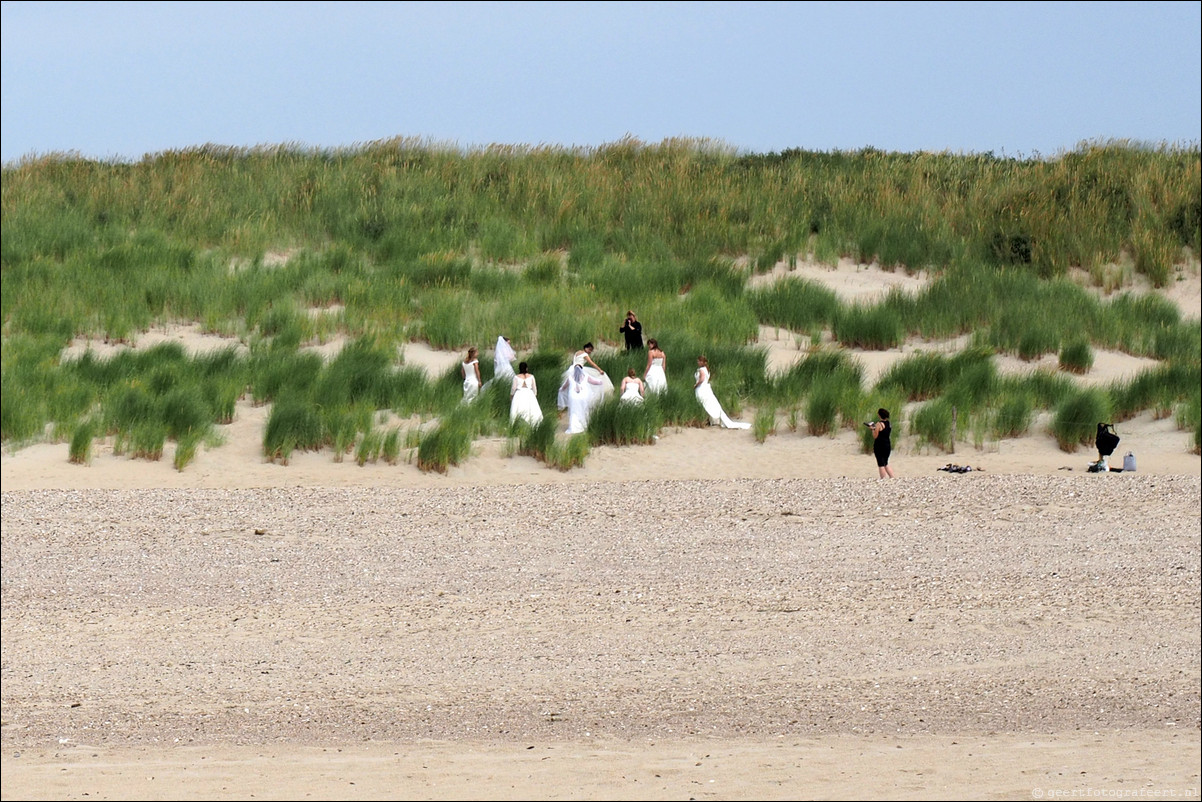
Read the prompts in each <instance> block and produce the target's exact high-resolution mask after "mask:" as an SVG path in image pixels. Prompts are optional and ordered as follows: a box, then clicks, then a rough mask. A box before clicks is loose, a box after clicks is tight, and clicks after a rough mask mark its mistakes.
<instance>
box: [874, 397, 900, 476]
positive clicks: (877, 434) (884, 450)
mask: <svg viewBox="0 0 1202 802" xmlns="http://www.w3.org/2000/svg"><path fill="white" fill-rule="evenodd" d="M876 416H877V420H875V421H873V422H872V423H870V424H868V426H869V427H870V428H871V429H872V453H873V455H874V456H875V457H876V469H877V472H878V473H879V474H880V478H881V479H884V478H885V477H886V476H887V477H889V478H890V479H892V478H894V477H893V469H892V468H890V467H889V454H890V453H891V452H892V451H893V441H892V435H893V427H892V426H890V425H889V410H887V409H885V408H884V407H881V408H880V409H878V410H877V411H876Z"/></svg>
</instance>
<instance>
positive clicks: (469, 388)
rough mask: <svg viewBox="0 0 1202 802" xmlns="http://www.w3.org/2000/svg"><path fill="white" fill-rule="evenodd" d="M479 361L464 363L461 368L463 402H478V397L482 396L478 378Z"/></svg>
mask: <svg viewBox="0 0 1202 802" xmlns="http://www.w3.org/2000/svg"><path fill="white" fill-rule="evenodd" d="M477 362H478V360H475V359H473V360H472V361H471V362H464V363H463V364H461V365H460V366H459V367H461V368H462V369H463V400H464V402H465V403H470V402H472V401H475V400H476V396H478V395H480V379H479V378H477V376H476V364H477Z"/></svg>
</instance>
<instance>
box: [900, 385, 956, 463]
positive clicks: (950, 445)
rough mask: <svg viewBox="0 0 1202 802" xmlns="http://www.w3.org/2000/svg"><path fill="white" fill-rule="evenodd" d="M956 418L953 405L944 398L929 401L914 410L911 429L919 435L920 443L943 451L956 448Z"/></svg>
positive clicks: (950, 450)
mask: <svg viewBox="0 0 1202 802" xmlns="http://www.w3.org/2000/svg"><path fill="white" fill-rule="evenodd" d="M955 420H956V416H955V411H954V409H953V408H952V405H951V404H950V403H948V401H947V400H945V399H943V398H937V399H935V400H933V401H928V402H926V403H925V404H923V405H922V406H920V407H919V408H918V409H916V410H915V411H914V414H913V416H912V418H911V421H910V429H911V431H912V432H913V433H914V434H916V435H918V438H919V444H920V445H930V446H935V447H936V448H939V449H942V450H943V451H947V452H952V451H955V450H956V444H955V439H954V433H953V431H952V426H953V422H954V421H955Z"/></svg>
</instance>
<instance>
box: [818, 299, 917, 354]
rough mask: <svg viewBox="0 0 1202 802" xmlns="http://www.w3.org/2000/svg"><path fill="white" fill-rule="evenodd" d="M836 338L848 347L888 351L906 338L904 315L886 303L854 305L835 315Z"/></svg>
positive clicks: (834, 330) (834, 328) (834, 329)
mask: <svg viewBox="0 0 1202 802" xmlns="http://www.w3.org/2000/svg"><path fill="white" fill-rule="evenodd" d="M832 328H833V333H834V336H835V339H836V340H838V341H839V342H840V343H842V344H843V345H845V346H847V347H848V348H859V349H863V350H866V351H887V350H889V349H890V348H896V347H898V346H899V345H901V343H902V341H903V340H904V339H905V332H904V331H903V329H902V321H901V317H900V316H899V315H898V314H897V313H896V312H894V311H893V310H892V309H889V308H888V307H885V306H860V305H856V306H851V307H848V308H846V309H844V310H842V311H841V312H839V314H838V316H837V317H836V318H835V323H834V326H833V327H832Z"/></svg>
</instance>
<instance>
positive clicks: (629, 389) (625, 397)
mask: <svg viewBox="0 0 1202 802" xmlns="http://www.w3.org/2000/svg"><path fill="white" fill-rule="evenodd" d="M618 400H619V401H621V402H622V403H624V404H641V403H643V394H642V393H640V392H639V384H638V382H636V381H634V380H633V379H632V380H630V381H628V382H626V389H625V390H623V391H622V395H621V397H619V398H618Z"/></svg>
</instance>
